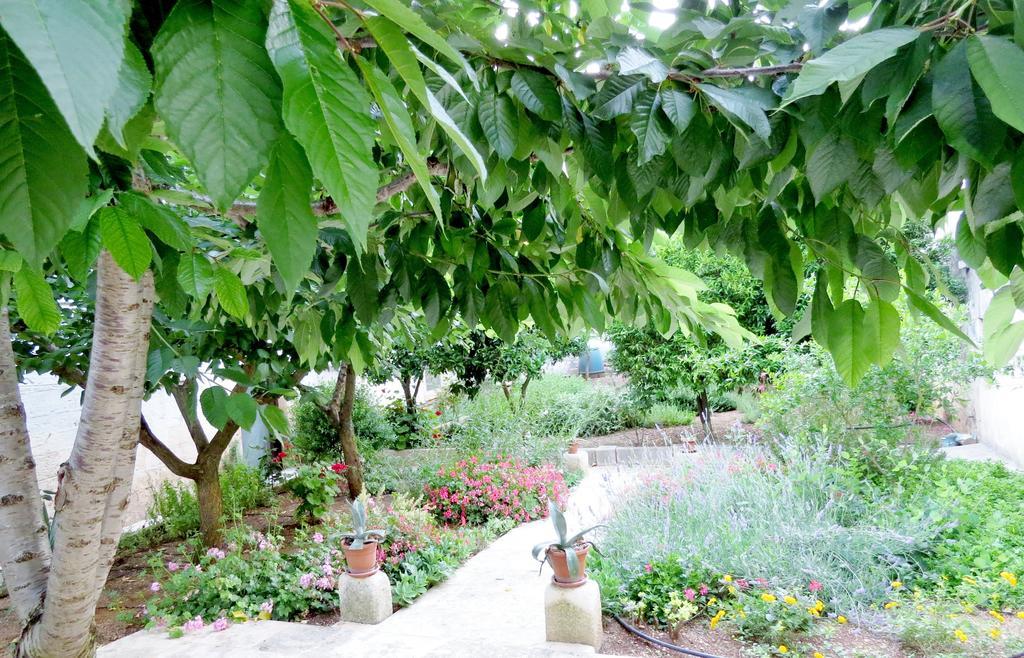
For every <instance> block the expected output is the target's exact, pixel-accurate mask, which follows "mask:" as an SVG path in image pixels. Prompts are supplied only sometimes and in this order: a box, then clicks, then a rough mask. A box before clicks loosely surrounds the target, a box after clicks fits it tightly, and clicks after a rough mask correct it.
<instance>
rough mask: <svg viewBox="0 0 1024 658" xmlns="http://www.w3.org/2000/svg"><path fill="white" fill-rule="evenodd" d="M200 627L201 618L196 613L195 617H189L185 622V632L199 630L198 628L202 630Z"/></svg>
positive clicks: (201, 626)
mask: <svg viewBox="0 0 1024 658" xmlns="http://www.w3.org/2000/svg"><path fill="white" fill-rule="evenodd" d="M202 628H203V618H202V617H200V616H199V615H196V618H195V619H189V620H188V621H187V622H185V632H186V633H189V632H192V631H199V630H202Z"/></svg>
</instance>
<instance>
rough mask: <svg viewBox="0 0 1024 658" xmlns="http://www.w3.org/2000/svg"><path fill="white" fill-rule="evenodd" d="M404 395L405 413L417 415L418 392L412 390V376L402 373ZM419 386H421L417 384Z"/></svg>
mask: <svg viewBox="0 0 1024 658" xmlns="http://www.w3.org/2000/svg"><path fill="white" fill-rule="evenodd" d="M401 380H402V395H404V396H405V413H406V414H408V415H409V416H415V415H416V394H415V393H413V392H412V378H411V377H409V376H408V375H402V377H401ZM417 388H419V386H417Z"/></svg>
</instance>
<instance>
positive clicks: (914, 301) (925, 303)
mask: <svg viewBox="0 0 1024 658" xmlns="http://www.w3.org/2000/svg"><path fill="white" fill-rule="evenodd" d="M903 291H904V292H905V293H907V300H908V301H909V302H910V305H911V306H913V307H914V308H915V309H917V310H918V311H920V312H921V313H924V314H925V315H927V316H928V317H929V318H931V320H932V322H934V323H935V324H937V325H939V326H940V327H942V328H943V329H945V330H946V331H948V332H949V333H951V334H953V335H954V336H957V337H959V338H960V339H961V340H963V341H964V342H965V343H967V344H969V345H972V346H974V341H973V340H971V339H970V338H969V337H968V336H967V334H965V333H964V332H963V331H961V330H960V327H958V326H956V324H955V323H954V322H953V321H952V320H950V319H949V318H948V317H946V315H945V314H944V313H943V312H942V311H940V310H939V308H938V307H937V306H936V305H935V304H932V303H931V302H930V301H929V300H928V298H927V297H925V296H924V295H922V294H920V293H918V292H917V291H915V290H913V289H911V288H908V287H907V286H903Z"/></svg>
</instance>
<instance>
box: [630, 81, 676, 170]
mask: <svg viewBox="0 0 1024 658" xmlns="http://www.w3.org/2000/svg"><path fill="white" fill-rule="evenodd" d="M629 127H630V129H631V130H632V131H633V134H635V135H636V141H637V146H639V148H640V153H639V155H638V163H639V164H644V163H646V162H649V161H650V160H652V159H653V158H654V157H656V156H659V155H661V154H662V153H664V152H665V148H666V147H667V146H668V141H669V131H670V130H671V128H670V126H669V125H668V120H667V119H666V118H665V115H664V114H662V112H661V97H660V96H659V95H658V93H657V92H655V91H654V90H653V89H645V90H644V92H643V93H642V94H641V95H640V97H639V98H637V100H636V103H635V105H634V106H633V115H632V117H630V125H629Z"/></svg>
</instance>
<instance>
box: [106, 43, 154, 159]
mask: <svg viewBox="0 0 1024 658" xmlns="http://www.w3.org/2000/svg"><path fill="white" fill-rule="evenodd" d="M152 86H153V76H152V75H150V73H149V68H148V67H147V66H146V60H144V59H143V58H142V53H140V52H139V49H138V48H137V47H136V46H135V44H134V43H132V42H131V41H127V40H126V41H125V45H124V60H122V62H121V70H120V71H119V72H118V74H117V89H115V90H114V95H113V97H111V99H110V105H109V106H108V107H107V129H108V130H109V131H110V134H111V135H112V136H113V138H114V140H115V141H117V143H118V144H119V145H120V146H121V147H122V148H124V149H127V148H128V147H129V144H128V140H126V139H125V134H124V129H125V126H126V125H128V122H129V121H131V119H132V118H133V117H134V116H135V115H136V114H138V113H139V110H141V109H142V107H143V106H144V105H145V104H146V100H147V99H149V90H150V87H152Z"/></svg>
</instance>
